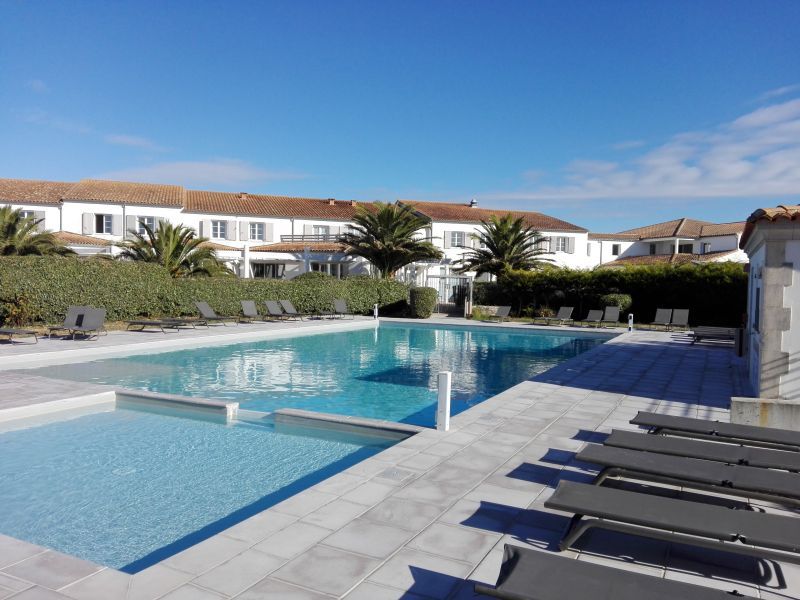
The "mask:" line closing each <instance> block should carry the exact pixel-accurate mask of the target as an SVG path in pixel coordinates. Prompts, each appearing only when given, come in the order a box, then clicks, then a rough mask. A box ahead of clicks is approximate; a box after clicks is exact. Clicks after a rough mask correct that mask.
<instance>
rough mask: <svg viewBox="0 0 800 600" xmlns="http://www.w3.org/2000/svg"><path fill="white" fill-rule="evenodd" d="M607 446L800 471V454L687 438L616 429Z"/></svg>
mask: <svg viewBox="0 0 800 600" xmlns="http://www.w3.org/2000/svg"><path fill="white" fill-rule="evenodd" d="M603 445H605V446H613V447H615V448H628V449H629V450H641V451H643V452H658V453H659V454H668V455H671V456H688V457H690V458H702V459H704V460H713V461H717V462H724V463H728V464H731V465H746V466H750V467H759V468H762V469H783V470H786V471H793V472H800V452H786V451H784V450H768V449H766V448H750V447H748V446H739V445H735V444H730V443H724V444H723V443H718V442H705V441H701V440H693V439H691V438H685V437H671V436H667V435H647V434H646V433H634V432H632V431H621V430H619V429H615V430H613V431H612V432H611V435H609V436H608V437H607V438H606V439H605V440H604V441H603Z"/></svg>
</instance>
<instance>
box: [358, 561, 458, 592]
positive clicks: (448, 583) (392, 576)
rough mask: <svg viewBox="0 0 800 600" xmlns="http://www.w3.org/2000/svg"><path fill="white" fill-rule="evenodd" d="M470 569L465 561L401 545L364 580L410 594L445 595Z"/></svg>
mask: <svg viewBox="0 0 800 600" xmlns="http://www.w3.org/2000/svg"><path fill="white" fill-rule="evenodd" d="M470 570H471V566H470V565H468V564H466V563H462V562H458V561H454V560H449V559H446V558H442V557H440V556H432V555H430V554H426V553H425V552H420V551H418V550H412V549H405V550H401V551H400V552H398V553H397V554H395V555H394V556H393V557H392V558H390V559H389V560H388V561H386V563H385V564H384V565H383V566H381V568H380V569H378V570H377V571H376V572H375V573H373V574H372V575H371V576H370V577H369V578H368V579H367V581H369V582H372V583H377V584H380V585H385V586H389V587H393V588H396V589H398V590H402V591H407V592H409V593H411V594H414V593H417V594H420V595H424V596H426V597H432V598H445V597H446V596H447V594H449V593H450V592H451V591H453V589H455V587H456V586H457V585H459V584H460V583H461V582H462V581H463V578H464V577H466V576H467V575H468V574H469V572H470Z"/></svg>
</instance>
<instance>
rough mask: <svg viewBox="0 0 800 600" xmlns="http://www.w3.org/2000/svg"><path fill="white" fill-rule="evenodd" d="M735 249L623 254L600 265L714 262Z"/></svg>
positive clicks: (621, 265) (620, 265)
mask: <svg viewBox="0 0 800 600" xmlns="http://www.w3.org/2000/svg"><path fill="white" fill-rule="evenodd" d="M734 252H736V250H720V251H718V252H706V253H705V254H644V255H642V256H625V257H622V258H618V259H617V260H613V261H611V262H608V263H604V264H602V265H600V266H601V267H627V266H642V265H664V264H667V265H685V264H689V263H698V262H701V263H702V262H714V261H716V260H717V259H719V258H722V257H724V256H727V255H728V254H733V253H734Z"/></svg>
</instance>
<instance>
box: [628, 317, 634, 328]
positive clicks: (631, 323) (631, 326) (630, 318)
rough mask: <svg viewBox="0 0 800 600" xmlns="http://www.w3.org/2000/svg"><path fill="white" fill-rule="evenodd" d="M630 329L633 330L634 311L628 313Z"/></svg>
mask: <svg viewBox="0 0 800 600" xmlns="http://www.w3.org/2000/svg"><path fill="white" fill-rule="evenodd" d="M628 331H633V313H630V314H628Z"/></svg>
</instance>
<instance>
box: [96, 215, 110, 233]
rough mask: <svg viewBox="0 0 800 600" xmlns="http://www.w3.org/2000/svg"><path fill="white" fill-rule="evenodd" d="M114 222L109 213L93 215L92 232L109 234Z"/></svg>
mask: <svg viewBox="0 0 800 600" xmlns="http://www.w3.org/2000/svg"><path fill="white" fill-rule="evenodd" d="M113 227H114V222H113V217H112V216H111V215H95V216H94V232H95V233H104V234H107V235H111V232H112V231H113Z"/></svg>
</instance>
